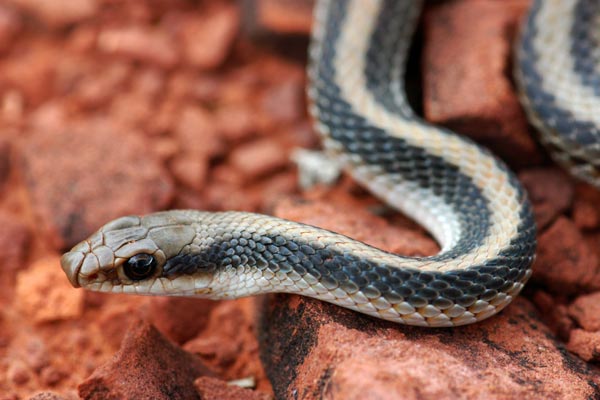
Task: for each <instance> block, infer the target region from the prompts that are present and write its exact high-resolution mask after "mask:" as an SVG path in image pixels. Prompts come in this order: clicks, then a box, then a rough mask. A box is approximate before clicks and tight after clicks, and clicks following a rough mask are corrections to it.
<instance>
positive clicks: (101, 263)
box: [61, 211, 216, 297]
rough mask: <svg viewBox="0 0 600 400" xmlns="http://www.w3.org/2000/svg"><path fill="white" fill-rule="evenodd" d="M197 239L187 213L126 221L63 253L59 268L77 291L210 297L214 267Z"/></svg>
mask: <svg viewBox="0 0 600 400" xmlns="http://www.w3.org/2000/svg"><path fill="white" fill-rule="evenodd" d="M195 238H196V231H195V229H194V227H193V225H192V223H191V218H190V217H189V215H188V214H187V213H185V212H177V211H170V212H159V213H154V214H149V215H146V216H143V217H137V216H127V217H122V218H119V219H116V220H114V221H112V222H109V223H108V224H106V225H104V226H103V227H102V228H100V229H99V230H98V231H97V232H95V233H94V234H92V235H91V236H90V237H89V238H88V239H87V240H85V241H83V242H81V243H79V244H78V245H76V246H75V247H73V248H72V249H71V251H69V252H68V253H65V254H64V255H63V256H62V258H61V265H62V268H63V270H64V271H65V273H66V274H67V277H68V278H69V280H70V281H71V283H72V284H73V286H75V287H85V288H87V289H90V290H95V291H103V292H117V293H121V292H122V293H137V294H157V295H169V294H178V295H198V296H203V297H210V292H211V289H210V288H209V285H210V283H211V282H212V280H213V278H214V275H215V269H216V268H215V265H214V263H212V262H211V260H208V259H207V252H205V251H204V250H206V249H203V246H202V243H196V242H195Z"/></svg>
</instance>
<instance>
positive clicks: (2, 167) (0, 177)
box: [0, 139, 10, 189]
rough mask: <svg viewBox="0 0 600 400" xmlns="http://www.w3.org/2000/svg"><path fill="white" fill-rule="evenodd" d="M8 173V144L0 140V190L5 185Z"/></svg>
mask: <svg viewBox="0 0 600 400" xmlns="http://www.w3.org/2000/svg"><path fill="white" fill-rule="evenodd" d="M9 171H10V143H9V142H8V141H7V140H3V139H0V189H1V188H2V187H3V186H4V184H5V183H6V180H7V178H8V173H9Z"/></svg>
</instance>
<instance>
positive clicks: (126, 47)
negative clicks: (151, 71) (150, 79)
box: [97, 25, 179, 69]
mask: <svg viewBox="0 0 600 400" xmlns="http://www.w3.org/2000/svg"><path fill="white" fill-rule="evenodd" d="M97 43H98V49H99V50H100V51H103V52H105V53H107V54H110V55H114V56H117V57H124V58H126V59H129V60H134V61H141V62H144V63H149V64H153V65H156V66H158V67H161V68H166V69H169V68H172V67H174V66H175V65H176V64H177V63H178V62H179V50H178V48H177V42H176V41H175V40H174V39H173V38H172V37H171V36H169V35H168V34H167V33H166V32H165V31H163V30H159V29H152V28H149V27H145V26H134V25H130V26H125V27H121V28H107V29H105V30H103V31H102V32H100V35H99V36H98V42H97Z"/></svg>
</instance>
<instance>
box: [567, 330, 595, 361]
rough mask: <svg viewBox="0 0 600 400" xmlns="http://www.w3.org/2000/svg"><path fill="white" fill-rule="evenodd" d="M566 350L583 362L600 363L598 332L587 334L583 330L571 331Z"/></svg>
mask: <svg viewBox="0 0 600 400" xmlns="http://www.w3.org/2000/svg"><path fill="white" fill-rule="evenodd" d="M567 349H568V350H569V351H571V352H573V353H575V354H577V355H578V356H579V357H581V358H582V359H584V360H585V361H591V362H598V361H600V332H587V331H584V330H583V329H574V330H572V331H571V338H570V339H569V343H567Z"/></svg>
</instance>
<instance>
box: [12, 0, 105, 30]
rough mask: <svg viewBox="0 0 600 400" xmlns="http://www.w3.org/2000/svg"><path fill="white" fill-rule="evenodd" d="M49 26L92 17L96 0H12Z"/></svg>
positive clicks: (59, 25)
mask: <svg viewBox="0 0 600 400" xmlns="http://www.w3.org/2000/svg"><path fill="white" fill-rule="evenodd" d="M12 1H13V3H15V4H17V5H19V6H20V7H22V8H24V9H26V10H27V11H29V12H31V13H32V14H34V15H35V16H36V17H38V18H39V19H40V20H41V21H42V22H43V23H45V24H46V25H48V26H50V27H54V28H62V27H65V26H67V25H71V24H74V23H76V22H79V21H82V20H84V19H87V18H90V17H92V16H93V15H94V14H95V13H96V10H97V9H98V1H97V0H78V1H70V0H52V1H45V0H12Z"/></svg>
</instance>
